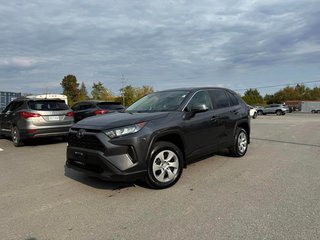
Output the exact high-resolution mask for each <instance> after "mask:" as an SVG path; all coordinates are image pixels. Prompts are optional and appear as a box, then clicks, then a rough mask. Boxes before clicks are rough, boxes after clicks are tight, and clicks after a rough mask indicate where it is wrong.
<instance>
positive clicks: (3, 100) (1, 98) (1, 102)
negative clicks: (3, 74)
mask: <svg viewBox="0 0 320 240" xmlns="http://www.w3.org/2000/svg"><path fill="white" fill-rule="evenodd" d="M19 97H21V93H16V92H2V91H0V110H1V111H2V110H3V109H5V107H6V106H7V105H8V104H9V103H10V102H11V101H13V100H14V99H16V98H19Z"/></svg>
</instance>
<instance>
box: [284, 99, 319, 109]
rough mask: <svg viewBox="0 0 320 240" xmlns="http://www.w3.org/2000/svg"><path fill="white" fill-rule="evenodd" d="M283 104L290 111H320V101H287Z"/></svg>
mask: <svg viewBox="0 0 320 240" xmlns="http://www.w3.org/2000/svg"><path fill="white" fill-rule="evenodd" d="M285 104H286V105H287V106H288V107H289V109H291V110H292V111H300V112H313V111H318V110H320V100H288V101H286V102H285Z"/></svg>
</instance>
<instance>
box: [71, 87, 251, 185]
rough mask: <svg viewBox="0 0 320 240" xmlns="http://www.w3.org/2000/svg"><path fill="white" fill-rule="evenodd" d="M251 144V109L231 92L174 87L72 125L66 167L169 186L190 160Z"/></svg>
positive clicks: (108, 177)
mask: <svg viewBox="0 0 320 240" xmlns="http://www.w3.org/2000/svg"><path fill="white" fill-rule="evenodd" d="M249 143H250V117H249V108H248V106H247V104H246V103H245V102H243V101H242V100H241V98H240V97H239V96H238V95H237V94H236V93H235V92H233V91H231V90H228V89H224V88H193V89H174V90H167V91H160V92H155V93H151V94H149V95H146V96H144V97H143V98H141V99H140V100H138V101H137V102H135V103H134V104H132V105H131V106H130V107H128V108H127V109H126V110H124V111H122V112H117V113H111V114H106V115H100V116H96V117H90V118H86V119H84V120H81V121H79V122H78V123H76V124H75V125H73V126H72V128H71V129H70V131H69V135H68V148H67V161H66V169H67V168H72V169H74V170H77V171H80V172H84V173H86V174H88V175H92V176H95V177H99V178H101V179H104V180H109V181H122V180H130V181H134V180H137V179H144V180H145V181H146V182H147V183H148V184H149V186H150V187H152V188H167V187H170V186H172V185H173V184H175V183H176V182H177V181H178V180H179V178H180V176H181V173H182V170H183V168H184V167H186V165H187V163H188V162H189V161H190V160H195V159H198V158H200V157H204V156H207V155H208V154H212V153H214V152H217V151H219V150H221V149H222V148H228V149H229V150H230V153H231V154H232V155H233V156H235V157H242V156H244V155H245V153H246V151H247V149H248V144H249Z"/></svg>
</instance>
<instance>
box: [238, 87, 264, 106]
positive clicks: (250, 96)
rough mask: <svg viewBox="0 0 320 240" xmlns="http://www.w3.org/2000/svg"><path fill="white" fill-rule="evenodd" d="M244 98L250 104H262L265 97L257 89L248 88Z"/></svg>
mask: <svg viewBox="0 0 320 240" xmlns="http://www.w3.org/2000/svg"><path fill="white" fill-rule="evenodd" d="M242 99H243V100H244V101H245V102H246V103H247V104H250V105H261V104H263V97H262V96H261V95H260V93H259V92H258V90H257V89H252V88H250V89H248V90H247V91H246V92H245V93H244V96H243V97H242Z"/></svg>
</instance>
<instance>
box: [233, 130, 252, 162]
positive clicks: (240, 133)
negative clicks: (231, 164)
mask: <svg viewBox="0 0 320 240" xmlns="http://www.w3.org/2000/svg"><path fill="white" fill-rule="evenodd" d="M229 150H230V153H231V155H232V156H233V157H243V156H244V155H245V154H246V152H247V150H248V134H247V132H246V130H244V129H243V128H237V130H236V134H235V136H234V140H233V146H232V147H231V148H230V149H229Z"/></svg>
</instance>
